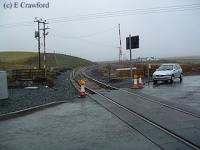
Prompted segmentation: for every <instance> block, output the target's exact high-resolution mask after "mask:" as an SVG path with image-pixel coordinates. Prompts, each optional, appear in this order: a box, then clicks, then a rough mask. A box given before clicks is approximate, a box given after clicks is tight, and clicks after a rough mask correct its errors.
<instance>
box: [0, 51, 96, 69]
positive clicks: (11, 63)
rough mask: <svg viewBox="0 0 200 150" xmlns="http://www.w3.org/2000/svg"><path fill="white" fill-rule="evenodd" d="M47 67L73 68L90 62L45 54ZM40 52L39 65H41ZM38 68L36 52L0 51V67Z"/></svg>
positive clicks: (72, 57)
mask: <svg viewBox="0 0 200 150" xmlns="http://www.w3.org/2000/svg"><path fill="white" fill-rule="evenodd" d="M46 60H47V67H48V68H52V67H53V68H74V67H78V66H84V65H89V64H92V62H91V61H88V60H85V59H82V58H78V57H74V56H68V55H63V54H54V53H47V54H46ZM43 63H44V61H43V54H41V67H43ZM34 67H37V68H38V53H36V52H0V69H1V68H3V69H21V68H26V69H29V68H34Z"/></svg>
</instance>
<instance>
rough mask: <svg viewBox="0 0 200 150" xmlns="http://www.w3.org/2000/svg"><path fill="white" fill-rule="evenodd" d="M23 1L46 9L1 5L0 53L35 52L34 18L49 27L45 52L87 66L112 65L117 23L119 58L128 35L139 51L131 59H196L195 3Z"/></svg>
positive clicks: (198, 23) (199, 8)
mask: <svg viewBox="0 0 200 150" xmlns="http://www.w3.org/2000/svg"><path fill="white" fill-rule="evenodd" d="M23 1H24V2H25V3H36V2H41V3H47V2H49V8H42V9H36V8H20V7H19V8H12V9H5V8H4V3H5V2H6V3H9V2H11V3H13V2H19V3H21V2H22V1H20V0H1V2H0V51H35V52H37V40H36V39H35V38H34V31H35V30H36V29H37V24H36V23H34V18H35V17H39V18H43V19H47V20H48V22H49V27H50V29H49V35H48V36H47V52H54V51H56V52H58V53H63V54H69V55H74V56H79V57H82V58H86V59H89V60H92V61H102V60H117V59H118V46H119V36H118V24H119V23H120V24H121V34H122V44H123V45H122V46H123V47H122V49H123V54H124V56H125V58H128V57H129V51H128V50H126V49H125V38H126V37H127V36H128V35H129V34H132V35H139V36H140V48H139V49H136V50H133V56H134V58H135V57H139V56H140V57H149V56H156V57H173V56H196V55H198V56H200V51H199V50H200V41H199V39H200V28H199V27H200V19H199V18H200V1H199V0H164V1H163V0H40V1H39V0H23ZM192 4H195V5H192ZM172 6H173V7H172ZM174 6H176V7H174ZM177 6H178V7H177ZM149 8H152V9H149ZM138 9H139V10H138ZM127 10H129V11H127ZM136 10H137V11H136ZM180 10H181V11H180ZM102 13H103V14H102ZM88 14H91V15H88ZM109 15H111V16H110V17H109Z"/></svg>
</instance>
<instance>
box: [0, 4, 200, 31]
mask: <svg viewBox="0 0 200 150" xmlns="http://www.w3.org/2000/svg"><path fill="white" fill-rule="evenodd" d="M195 9H200V4H190V5H174V6H165V7H151V8H145V9H133V10H119V11H112V12H100V13H93V14H86V15H76V16H69V17H59V18H49V19H47V20H48V21H50V22H51V23H61V22H73V21H86V20H93V19H101V18H109V17H119V16H130V15H146V14H155V13H165V12H177V11H188V10H195ZM18 26H33V24H32V22H19V23H10V24H0V28H2V27H3V28H11V27H18Z"/></svg>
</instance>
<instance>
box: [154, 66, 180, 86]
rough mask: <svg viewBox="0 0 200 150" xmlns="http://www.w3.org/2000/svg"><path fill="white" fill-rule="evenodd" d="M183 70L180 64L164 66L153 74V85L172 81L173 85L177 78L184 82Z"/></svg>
mask: <svg viewBox="0 0 200 150" xmlns="http://www.w3.org/2000/svg"><path fill="white" fill-rule="evenodd" d="M182 77H183V70H182V68H181V66H180V65H179V64H171V63H170V64H162V65H161V66H160V67H159V68H158V69H156V71H155V72H154V73H153V83H154V84H156V83H157V81H170V82H171V83H173V81H174V79H175V78H179V79H180V82H181V81H182V79H183V78H182Z"/></svg>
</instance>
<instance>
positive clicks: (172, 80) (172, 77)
mask: <svg viewBox="0 0 200 150" xmlns="http://www.w3.org/2000/svg"><path fill="white" fill-rule="evenodd" d="M173 82H174V75H172V76H171V79H170V83H173Z"/></svg>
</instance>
